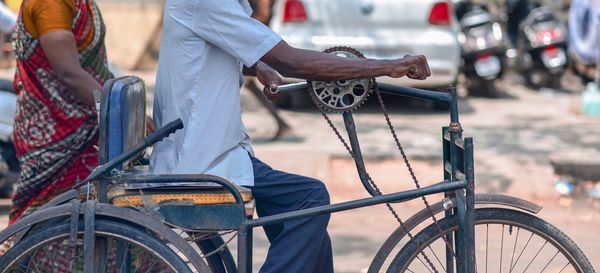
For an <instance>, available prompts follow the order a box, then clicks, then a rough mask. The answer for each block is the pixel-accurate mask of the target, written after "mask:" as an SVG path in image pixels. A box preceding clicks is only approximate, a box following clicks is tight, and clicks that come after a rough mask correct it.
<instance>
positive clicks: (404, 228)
mask: <svg viewBox="0 0 600 273" xmlns="http://www.w3.org/2000/svg"><path fill="white" fill-rule="evenodd" d="M319 111H321V115H322V116H323V118H325V120H326V121H327V123H328V124H329V127H331V129H332V130H333V132H334V133H335V135H336V136H337V138H338V139H339V140H340V142H342V144H343V145H344V147H345V148H346V150H347V151H348V153H349V154H350V156H351V157H352V158H353V159H354V160H356V158H355V157H354V152H352V149H351V148H350V146H349V145H348V143H347V142H346V140H345V139H344V137H342V134H340V132H339V131H338V129H337V128H336V127H335V125H334V124H333V122H332V121H331V119H329V116H327V114H326V113H325V112H324V111H323V110H322V109H321V108H319ZM365 174H366V175H367V179H368V180H369V183H370V184H371V186H373V188H374V189H375V191H376V192H377V194H379V195H381V194H382V192H381V190H380V189H379V187H378V186H377V184H375V181H373V179H372V178H371V176H370V175H369V174H368V173H367V172H366V171H365ZM385 206H386V207H387V208H388V210H389V211H390V213H392V215H393V216H394V218H395V219H396V221H398V223H399V224H400V228H402V230H403V231H404V233H406V235H408V237H409V238H410V239H411V240H413V239H414V236H413V235H412V233H411V232H410V231H409V230H408V229H407V228H406V225H405V224H404V221H402V219H401V218H400V216H399V215H398V213H397V212H396V210H395V209H394V208H393V207H392V205H390V203H385ZM443 237H444V236H442V238H443ZM444 241H445V238H444ZM415 242H416V241H415ZM417 244H420V243H419V242H417ZM419 248H421V247H420V246H419ZM421 255H422V256H423V258H424V259H425V261H426V262H427V264H429V266H431V268H432V269H433V271H434V272H435V273H438V271H437V269H436V268H435V266H434V265H433V263H432V262H431V260H430V259H429V257H427V255H426V254H425V252H424V251H423V250H421ZM452 255H454V252H452Z"/></svg>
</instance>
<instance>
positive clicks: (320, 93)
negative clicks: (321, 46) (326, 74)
mask: <svg viewBox="0 0 600 273" xmlns="http://www.w3.org/2000/svg"><path fill="white" fill-rule="evenodd" d="M323 52H324V53H329V54H333V55H336V56H340V57H345V58H365V56H364V55H363V54H362V53H361V52H360V51H358V50H356V49H354V48H351V47H346V46H335V47H331V48H328V49H325V50H323ZM375 86H376V83H375V78H367V79H352V80H341V81H330V82H327V81H309V82H308V93H309V94H310V97H311V99H312V100H313V102H314V103H315V104H316V105H317V106H318V107H320V108H322V109H324V110H327V111H329V112H334V113H343V112H352V111H354V110H356V109H358V108H359V107H360V106H361V105H362V104H363V103H364V102H365V101H366V100H367V98H368V97H369V95H370V94H371V92H373V91H374V90H375Z"/></svg>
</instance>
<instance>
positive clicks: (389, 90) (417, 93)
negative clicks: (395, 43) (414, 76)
mask: <svg viewBox="0 0 600 273" xmlns="http://www.w3.org/2000/svg"><path fill="white" fill-rule="evenodd" d="M307 87H308V83H307V82H297V83H289V84H284V85H280V86H278V87H277V89H275V90H271V93H272V94H278V93H285V92H290V91H300V90H304V89H306V88H307ZM377 88H378V89H379V91H381V92H382V93H386V94H391V95H399V96H407V97H413V98H420V99H426V100H430V101H435V102H438V103H443V104H451V103H452V94H451V93H450V92H448V93H446V92H436V91H430V90H424V89H419V88H412V87H404V86H398V85H393V84H387V83H377Z"/></svg>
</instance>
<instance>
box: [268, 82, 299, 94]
mask: <svg viewBox="0 0 600 273" xmlns="http://www.w3.org/2000/svg"><path fill="white" fill-rule="evenodd" d="M307 87H308V83H307V82H297V83H289V84H283V85H280V86H278V87H277V89H275V90H271V93H272V94H273V95H274V94H277V93H283V92H289V91H300V90H302V89H306V88H307Z"/></svg>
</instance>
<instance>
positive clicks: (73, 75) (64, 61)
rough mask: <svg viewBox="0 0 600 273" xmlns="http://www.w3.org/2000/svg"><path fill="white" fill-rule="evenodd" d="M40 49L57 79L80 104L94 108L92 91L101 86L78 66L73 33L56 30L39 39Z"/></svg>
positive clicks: (99, 88) (77, 54)
mask: <svg viewBox="0 0 600 273" xmlns="http://www.w3.org/2000/svg"><path fill="white" fill-rule="evenodd" d="M40 44H41V45H42V49H43V50H44V53H45V54H46V57H47V58H48V61H49V62H50V65H51V66H52V70H53V71H54V74H55V75H56V76H57V77H58V79H59V80H60V81H61V82H62V83H63V84H64V85H65V86H66V87H67V88H68V89H69V91H71V92H73V95H74V96H75V97H76V98H77V99H79V101H81V102H82V103H84V104H86V105H89V106H94V96H93V91H94V90H101V89H102V85H100V83H98V81H96V79H94V77H92V76H91V75H90V74H89V73H88V72H86V71H85V70H83V68H81V65H80V64H79V53H78V52H77V46H76V44H75V37H74V36H73V33H72V32H70V31H66V30H57V31H52V32H48V33H46V34H43V35H42V36H41V37H40Z"/></svg>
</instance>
